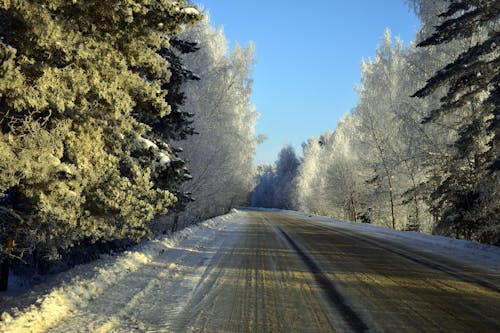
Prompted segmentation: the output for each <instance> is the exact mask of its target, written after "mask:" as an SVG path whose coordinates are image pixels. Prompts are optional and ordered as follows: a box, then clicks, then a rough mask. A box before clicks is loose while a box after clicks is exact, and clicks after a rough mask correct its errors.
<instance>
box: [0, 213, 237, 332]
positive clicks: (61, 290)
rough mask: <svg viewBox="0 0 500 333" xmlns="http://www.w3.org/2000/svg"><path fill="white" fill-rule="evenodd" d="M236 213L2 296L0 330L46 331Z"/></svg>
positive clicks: (140, 245) (210, 220)
mask: <svg viewBox="0 0 500 333" xmlns="http://www.w3.org/2000/svg"><path fill="white" fill-rule="evenodd" d="M235 214H236V211H234V210H233V211H231V212H230V213H229V214H227V215H223V216H219V217H215V218H213V219H209V220H206V221H204V222H202V223H200V224H198V225H196V226H191V227H187V228H185V229H183V230H181V231H179V232H177V233H175V234H173V235H172V236H165V237H162V238H159V239H155V240H152V241H145V242H143V243H141V244H139V245H137V246H135V247H134V248H133V249H131V250H129V251H125V252H124V253H122V254H120V255H118V256H116V257H113V256H102V258H101V259H99V260H96V261H94V262H92V263H89V264H85V265H81V266H77V267H74V268H73V269H71V270H69V271H68V272H65V273H62V274H60V276H59V277H58V278H57V279H56V281H52V282H51V283H50V285H47V286H45V287H43V286H42V287H41V289H40V288H37V290H34V291H32V292H31V293H28V294H27V295H23V296H22V297H20V298H15V297H2V298H1V299H0V301H1V303H0V307H1V308H0V310H1V312H2V313H1V314H0V320H1V321H0V332H43V331H45V330H46V329H48V328H50V327H51V326H54V325H55V324H56V323H57V322H59V321H60V320H61V319H62V318H64V317H65V316H66V315H68V314H70V313H72V312H74V311H76V309H77V308H78V307H81V306H85V304H87V303H88V301H89V300H91V299H92V298H95V297H96V296H98V295H99V294H101V293H102V291H104V290H106V289H107V288H109V287H110V286H112V285H114V284H116V283H120V282H121V281H122V280H125V279H126V278H127V275H129V274H131V273H133V272H135V271H137V270H140V269H141V267H143V266H144V265H146V264H148V263H150V262H152V261H154V260H155V259H156V258H157V257H158V256H159V255H161V254H163V253H164V252H166V251H168V250H169V249H171V248H173V247H175V246H176V245H177V244H178V243H179V242H180V241H181V240H183V239H185V238H189V237H192V236H193V235H198V234H203V233H206V232H207V231H209V230H210V229H216V228H217V227H218V226H219V224H221V223H223V222H225V221H228V220H230V219H231V218H232V217H233V216H234V215H235ZM33 297H36V298H35V299H36V301H33ZM23 298H24V300H23ZM25 304H31V305H29V306H27V307H26V308H23V309H22V310H20V309H19V308H18V307H19V306H20V307H24V305H25Z"/></svg>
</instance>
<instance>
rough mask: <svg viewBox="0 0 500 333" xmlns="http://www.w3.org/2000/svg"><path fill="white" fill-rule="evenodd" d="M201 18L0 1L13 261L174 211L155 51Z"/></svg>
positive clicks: (58, 0)
mask: <svg viewBox="0 0 500 333" xmlns="http://www.w3.org/2000/svg"><path fill="white" fill-rule="evenodd" d="M199 17H200V14H199V13H198V11H197V10H196V9H194V8H191V7H189V6H187V5H186V4H185V3H184V2H183V1H166V0H152V1H140V0H130V1H120V0H108V1H90V0H88V1H82V0H72V1H69V0H36V1H35V0H11V1H1V2H0V124H1V131H0V193H1V196H0V219H1V220H0V221H1V222H0V223H1V224H0V229H1V230H0V235H1V240H0V241H1V242H2V244H5V243H6V241H7V238H12V239H14V240H15V244H16V246H15V250H16V254H17V255H22V253H23V251H26V250H32V249H34V248H36V249H37V250H38V251H41V252H43V253H45V254H46V255H47V256H52V257H54V256H57V249H61V248H67V247H70V246H73V245H74V244H76V243H78V242H79V241H80V240H82V239H91V240H112V239H121V238H124V237H127V238H131V239H135V240H137V239H140V238H142V237H144V236H145V235H147V234H148V233H149V230H148V225H147V222H148V221H149V220H151V219H152V218H153V217H154V216H155V215H157V214H163V213H166V212H167V210H168V207H169V206H171V205H172V204H173V203H175V201H176V198H175V196H174V195H173V194H172V193H171V191H169V188H168V186H169V185H168V184H170V183H169V181H170V179H169V177H170V175H172V174H176V173H179V172H181V173H183V172H185V171H183V170H182V167H183V165H182V163H176V159H175V149H174V148H173V147H171V146H170V144H169V142H168V141H167V140H166V139H167V138H168V136H166V137H165V136H155V133H154V131H153V130H152V128H151V126H150V124H152V123H155V122H156V121H157V120H158V119H160V118H162V117H165V116H167V115H168V114H169V113H170V112H171V105H169V103H168V102H169V100H168V98H166V96H168V95H167V91H166V90H165V87H166V85H168V82H169V79H170V76H171V71H170V70H169V63H168V60H167V59H166V58H165V57H164V56H163V54H162V52H161V51H162V50H164V49H165V48H169V47H170V44H169V41H170V37H171V36H173V35H175V34H177V33H179V32H180V30H181V25H182V24H185V23H189V22H194V21H196V20H198V19H199Z"/></svg>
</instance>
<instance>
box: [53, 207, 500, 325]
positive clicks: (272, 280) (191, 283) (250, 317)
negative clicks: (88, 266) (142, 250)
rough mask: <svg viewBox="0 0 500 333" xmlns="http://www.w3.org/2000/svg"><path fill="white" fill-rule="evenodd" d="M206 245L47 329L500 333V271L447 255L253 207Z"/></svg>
mask: <svg viewBox="0 0 500 333" xmlns="http://www.w3.org/2000/svg"><path fill="white" fill-rule="evenodd" d="M191 244H192V243H191ZM196 244H197V245H196V246H195V247H192V246H191V247H189V246H185V247H183V246H182V244H181V245H180V246H178V247H177V248H175V249H170V250H169V251H167V252H166V253H165V254H164V255H163V254H162V255H160V256H159V257H158V258H156V259H155V260H153V261H152V262H151V263H150V264H148V265H146V266H145V267H143V268H142V269H139V270H137V271H136V272H134V273H131V274H130V275H129V276H127V278H126V279H125V280H124V281H123V282H120V283H116V284H115V285H114V286H112V287H110V288H109V289H107V290H105V291H104V292H102V293H100V294H99V295H97V296H96V297H92V299H90V300H89V301H88V302H86V303H85V306H80V307H79V308H78V309H75V310H73V311H71V313H69V314H68V315H67V316H64V318H62V319H61V320H60V321H58V322H57V323H55V325H53V326H52V327H50V328H48V329H47V330H46V331H47V332H70V331H71V332H78V331H81V332H87V331H92V332H500V277H499V275H498V274H494V273H491V271H490V272H488V271H486V270H484V271H481V270H478V269H477V268H474V267H473V266H467V265H464V264H459V263H457V262H453V261H451V260H449V259H446V258H443V257H439V254H436V255H433V254H429V253H428V252H425V251H416V250H415V249H410V248H409V247H406V246H405V245H404V244H400V243H394V242H389V241H386V240H384V239H380V238H377V237H375V236H374V237H370V236H367V235H366V234H363V235H361V234H358V233H356V232H355V231H352V230H349V229H345V228H338V227H336V226H335V225H329V224H326V223H321V222H318V221H314V219H303V218H300V217H299V216H296V215H290V214H284V213H279V212H264V211H252V210H244V211H239V212H238V214H237V218H235V219H234V221H232V222H229V223H227V225H226V227H225V228H224V229H223V230H220V231H218V232H217V233H216V234H215V235H214V236H213V237H206V238H205V239H200V240H198V241H197V243H196Z"/></svg>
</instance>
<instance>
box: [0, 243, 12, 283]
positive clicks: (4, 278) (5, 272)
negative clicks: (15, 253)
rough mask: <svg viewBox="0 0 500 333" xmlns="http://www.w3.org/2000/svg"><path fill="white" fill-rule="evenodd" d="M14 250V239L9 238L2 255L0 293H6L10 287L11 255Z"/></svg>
mask: <svg viewBox="0 0 500 333" xmlns="http://www.w3.org/2000/svg"><path fill="white" fill-rule="evenodd" d="M13 248H14V239H12V238H11V237H9V239H7V243H6V245H5V250H4V251H3V255H2V265H1V267H0V291H6V290H7V287H8V285H9V268H10V254H11V252H12V249H13Z"/></svg>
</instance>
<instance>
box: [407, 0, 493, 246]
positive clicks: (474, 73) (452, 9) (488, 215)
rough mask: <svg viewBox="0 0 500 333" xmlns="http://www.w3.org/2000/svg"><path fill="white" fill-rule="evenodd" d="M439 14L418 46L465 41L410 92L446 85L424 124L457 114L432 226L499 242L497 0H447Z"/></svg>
mask: <svg viewBox="0 0 500 333" xmlns="http://www.w3.org/2000/svg"><path fill="white" fill-rule="evenodd" d="M439 16H440V17H441V18H443V19H444V22H442V23H441V24H440V25H439V26H437V27H436V30H435V32H434V33H433V34H432V35H431V36H430V37H428V38H427V39H425V40H423V41H421V42H420V43H419V44H418V46H420V47H426V46H431V45H440V44H446V43H449V42H451V41H456V40H466V41H467V42H468V43H469V46H468V47H466V48H465V50H464V51H463V53H461V54H460V55H459V56H458V57H457V58H455V59H454V60H453V61H452V62H451V63H449V64H448V65H446V66H445V67H443V68H442V69H440V70H439V71H437V72H436V73H435V74H434V76H432V77H431V78H430V79H429V80H428V81H427V84H426V85H425V86H424V87H423V88H421V89H420V90H418V91H417V92H416V93H415V94H414V96H417V97H425V96H429V95H431V94H433V93H435V91H436V90H438V89H441V88H443V87H445V88H446V94H445V95H444V96H443V97H442V98H441V102H442V104H441V106H440V107H439V108H436V109H433V110H430V112H429V113H428V115H427V116H426V117H425V119H424V122H433V121H437V120H440V119H442V118H443V117H446V116H450V115H451V116H453V115H456V116H458V117H460V118H461V124H460V127H459V128H458V131H457V132H458V135H457V138H456V140H455V143H454V146H453V151H452V154H451V155H450V156H449V158H448V159H447V161H446V163H443V164H441V165H437V167H438V168H439V172H440V173H441V177H440V178H439V179H438V180H437V183H438V184H437V187H436V189H435V190H434V191H433V193H432V197H433V210H434V211H436V212H437V214H439V222H438V224H437V225H436V232H438V233H442V234H448V235H454V236H456V237H465V238H467V239H471V238H474V239H478V240H481V241H488V242H492V243H498V242H500V223H499V222H498V221H499V216H500V210H499V209H498V207H500V201H499V199H498V197H499V196H498V188H499V187H500V181H499V176H498V170H499V169H500V162H499V160H500V157H499V156H500V155H499V151H500V150H499V148H498V144H499V139H498V138H499V134H500V133H499V132H500V130H499V128H500V121H499V120H498V119H500V111H499V110H500V107H499V101H500V98H499V96H500V93H499V85H500V83H499V77H500V76H499V72H500V48H499V45H500V6H499V3H498V1H490V0H487V1H481V0H478V1H472V0H471V1H468V0H452V1H450V3H449V7H448V9H447V10H446V11H445V12H443V13H442V14H441V15H439Z"/></svg>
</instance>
